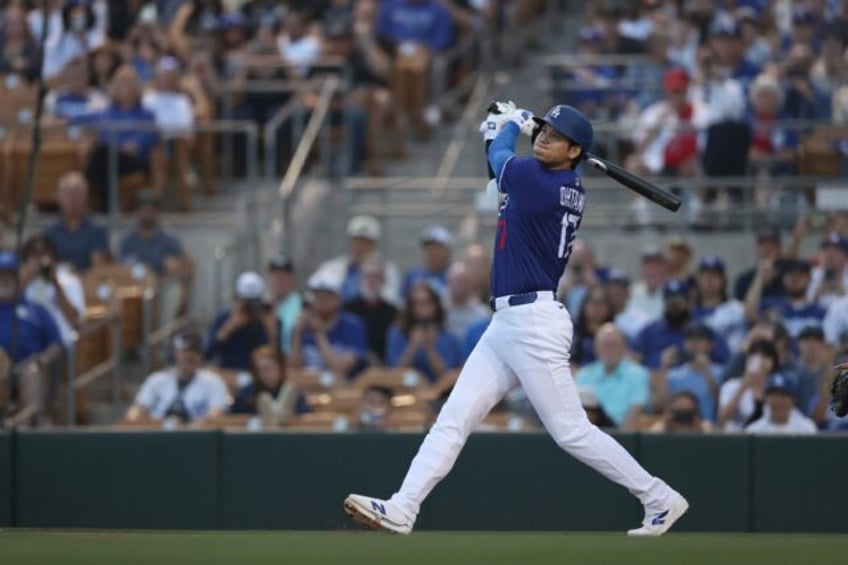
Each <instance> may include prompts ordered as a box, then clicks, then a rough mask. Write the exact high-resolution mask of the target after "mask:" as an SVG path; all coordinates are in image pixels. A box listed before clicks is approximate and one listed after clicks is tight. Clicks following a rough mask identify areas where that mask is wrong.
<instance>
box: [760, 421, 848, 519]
mask: <svg viewBox="0 0 848 565" xmlns="http://www.w3.org/2000/svg"><path fill="white" fill-rule="evenodd" d="M753 467H754V477H753V481H752V490H753V493H752V499H753V505H754V517H753V524H752V529H753V530H754V531H757V532H848V519H846V509H848V488H846V487H845V480H846V477H848V437H846V436H818V437H805V438H789V437H762V438H757V440H756V441H755V442H754V445H753Z"/></svg>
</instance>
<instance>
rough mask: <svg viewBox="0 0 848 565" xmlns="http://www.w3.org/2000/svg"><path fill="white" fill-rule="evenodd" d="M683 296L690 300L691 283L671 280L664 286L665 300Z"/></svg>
mask: <svg viewBox="0 0 848 565" xmlns="http://www.w3.org/2000/svg"><path fill="white" fill-rule="evenodd" d="M674 296H682V297H684V298H689V283H688V282H686V281H684V280H680V279H671V280H670V281H668V282H666V283H665V286H663V298H671V297H674Z"/></svg>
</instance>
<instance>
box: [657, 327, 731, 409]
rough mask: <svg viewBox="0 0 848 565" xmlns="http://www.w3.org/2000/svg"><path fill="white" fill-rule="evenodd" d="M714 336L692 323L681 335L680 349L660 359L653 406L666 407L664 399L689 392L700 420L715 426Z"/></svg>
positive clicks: (671, 349)
mask: <svg viewBox="0 0 848 565" xmlns="http://www.w3.org/2000/svg"><path fill="white" fill-rule="evenodd" d="M714 339H715V333H714V332H713V330H712V329H710V327H709V326H707V325H706V324H703V323H700V322H694V323H692V324H690V325H689V326H687V327H686V330H685V331H684V332H683V346H682V347H675V346H672V347H669V348H668V349H666V350H665V351H664V352H663V354H662V358H661V359H660V368H659V370H658V371H657V373H656V381H655V382H656V386H655V390H654V393H655V398H654V401H653V403H654V406H657V407H660V406H665V405H666V403H667V399H668V398H669V397H673V396H674V395H675V394H677V393H680V392H689V393H691V394H692V395H694V396H695V397H696V398H697V399H698V407H699V409H700V415H701V419H703V420H708V421H711V422H714V421H715V419H716V401H717V400H718V390H719V379H720V378H721V374H722V369H723V368H722V366H721V365H719V364H718V363H713V362H712V361H711V360H710V351H712V349H713V340H714Z"/></svg>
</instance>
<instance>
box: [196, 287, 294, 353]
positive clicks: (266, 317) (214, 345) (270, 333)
mask: <svg viewBox="0 0 848 565" xmlns="http://www.w3.org/2000/svg"><path fill="white" fill-rule="evenodd" d="M235 291H236V292H235V295H236V298H235V301H234V302H233V305H232V306H231V307H230V308H229V309H227V310H224V311H223V312H221V313H219V314H218V315H217V316H216V318H215V321H214V322H213V323H212V327H211V328H210V329H209V336H208V338H207V343H206V358H207V359H209V360H212V361H215V362H217V365H218V366H219V367H221V368H224V369H245V370H247V369H249V368H250V355H251V354H252V353H253V350H255V349H256V348H258V347H260V346H262V345H267V344H268V343H274V339H275V337H276V331H277V326H276V323H275V322H274V318H273V313H270V312H268V311H267V309H266V308H265V306H264V304H263V302H262V298H263V296H264V294H265V283H264V281H263V280H262V277H261V276H259V275H258V274H257V273H254V272H251V271H248V272H245V273H242V274H240V275H239V277H238V279H236V288H235Z"/></svg>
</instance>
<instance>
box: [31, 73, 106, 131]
mask: <svg viewBox="0 0 848 565" xmlns="http://www.w3.org/2000/svg"><path fill="white" fill-rule="evenodd" d="M68 70H69V72H68V73H67V76H68V79H67V80H66V81H63V83H62V84H61V85H59V86H57V87H56V88H54V89H51V90H50V91H49V92H48V93H47V96H46V97H45V98H44V112H45V113H46V114H47V115H49V116H53V117H55V118H60V119H62V120H73V119H75V118H78V117H80V116H84V115H85V114H91V113H94V112H100V111H102V110H105V109H106V108H107V107H108V106H109V99H108V98H107V97H106V95H105V94H104V93H103V92H101V91H100V90H99V89H97V88H95V87H93V86H91V85H90V84H89V82H88V62H87V61H86V60H85V59H77V60H75V61H71V62H70V63H69V64H68Z"/></svg>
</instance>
